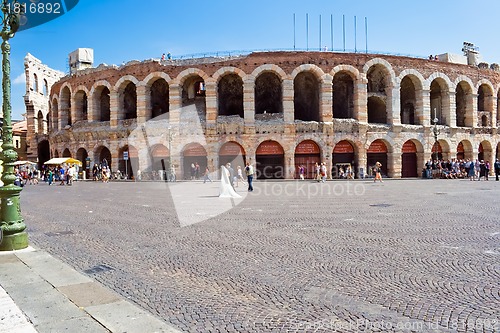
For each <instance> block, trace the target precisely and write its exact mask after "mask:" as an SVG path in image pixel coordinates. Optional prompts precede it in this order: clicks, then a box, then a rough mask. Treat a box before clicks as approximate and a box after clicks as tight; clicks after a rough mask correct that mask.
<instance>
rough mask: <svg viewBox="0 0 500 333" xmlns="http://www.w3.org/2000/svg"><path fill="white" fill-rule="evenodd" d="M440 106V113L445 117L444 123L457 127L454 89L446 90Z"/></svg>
mask: <svg viewBox="0 0 500 333" xmlns="http://www.w3.org/2000/svg"><path fill="white" fill-rule="evenodd" d="M444 95H445V97H444V98H443V103H442V104H443V105H442V106H441V109H442V110H443V111H442V114H443V116H444V117H445V119H444V123H445V124H446V125H448V126H450V127H457V103H456V96H455V91H454V90H453V91H451V90H450V91H449V92H446V93H445V94H444Z"/></svg>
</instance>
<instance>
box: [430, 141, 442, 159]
mask: <svg viewBox="0 0 500 333" xmlns="http://www.w3.org/2000/svg"><path fill="white" fill-rule="evenodd" d="M432 159H433V160H442V159H443V148H442V147H441V144H440V143H439V142H435V143H434V145H433V146H432Z"/></svg>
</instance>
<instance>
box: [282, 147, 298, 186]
mask: <svg viewBox="0 0 500 333" xmlns="http://www.w3.org/2000/svg"><path fill="white" fill-rule="evenodd" d="M284 176H285V179H294V178H295V152H294V151H293V150H292V149H290V150H285V170H284Z"/></svg>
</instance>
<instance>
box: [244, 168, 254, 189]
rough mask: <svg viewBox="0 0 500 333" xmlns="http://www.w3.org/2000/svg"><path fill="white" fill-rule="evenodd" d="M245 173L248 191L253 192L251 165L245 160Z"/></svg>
mask: <svg viewBox="0 0 500 333" xmlns="http://www.w3.org/2000/svg"><path fill="white" fill-rule="evenodd" d="M245 174H246V175H247V181H248V192H253V174H254V172H253V167H252V165H251V164H250V162H247V166H246V167H245Z"/></svg>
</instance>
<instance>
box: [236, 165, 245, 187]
mask: <svg viewBox="0 0 500 333" xmlns="http://www.w3.org/2000/svg"><path fill="white" fill-rule="evenodd" d="M240 181H241V182H242V183H243V184H244V183H245V178H243V170H242V169H241V166H240V165H238V168H237V169H236V187H238V184H239V182H240Z"/></svg>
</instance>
